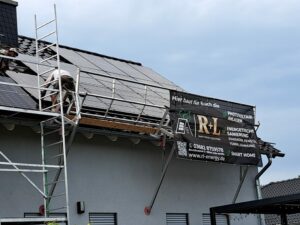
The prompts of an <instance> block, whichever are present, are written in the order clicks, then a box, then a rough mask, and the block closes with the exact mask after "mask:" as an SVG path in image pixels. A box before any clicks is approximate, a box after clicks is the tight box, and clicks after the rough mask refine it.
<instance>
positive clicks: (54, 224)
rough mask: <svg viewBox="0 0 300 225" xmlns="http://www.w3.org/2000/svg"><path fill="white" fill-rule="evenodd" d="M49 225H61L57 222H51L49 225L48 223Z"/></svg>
mask: <svg viewBox="0 0 300 225" xmlns="http://www.w3.org/2000/svg"><path fill="white" fill-rule="evenodd" d="M47 225H59V224H58V223H56V222H49V223H47Z"/></svg>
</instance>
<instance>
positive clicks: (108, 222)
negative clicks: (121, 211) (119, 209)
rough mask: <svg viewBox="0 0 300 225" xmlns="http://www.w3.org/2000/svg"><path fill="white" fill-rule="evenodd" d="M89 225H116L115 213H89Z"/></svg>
mask: <svg viewBox="0 0 300 225" xmlns="http://www.w3.org/2000/svg"><path fill="white" fill-rule="evenodd" d="M89 217H90V218H89V220H90V224H91V225H117V214H116V213H90V214H89Z"/></svg>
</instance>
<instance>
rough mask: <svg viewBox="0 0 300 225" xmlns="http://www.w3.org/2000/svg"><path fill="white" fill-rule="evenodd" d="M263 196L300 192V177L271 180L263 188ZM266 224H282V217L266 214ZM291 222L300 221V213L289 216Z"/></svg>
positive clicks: (287, 194) (269, 196) (270, 196)
mask: <svg viewBox="0 0 300 225" xmlns="http://www.w3.org/2000/svg"><path fill="white" fill-rule="evenodd" d="M261 191H262V196H263V198H272V197H278V196H289V195H293V194H298V195H299V194H300V177H297V178H294V179H289V180H283V181H278V182H271V183H269V184H267V185H264V186H262V188H261ZM265 219H266V224H267V225H271V224H280V218H279V217H278V216H276V215H266V216H265ZM288 221H289V224H296V223H297V224H298V223H300V214H299V213H298V214H294V215H289V216H288Z"/></svg>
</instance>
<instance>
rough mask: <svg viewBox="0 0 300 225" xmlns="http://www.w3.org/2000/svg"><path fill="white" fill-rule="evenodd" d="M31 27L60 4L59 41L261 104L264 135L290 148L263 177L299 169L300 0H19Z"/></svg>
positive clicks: (194, 87) (27, 30) (200, 89)
mask: <svg viewBox="0 0 300 225" xmlns="http://www.w3.org/2000/svg"><path fill="white" fill-rule="evenodd" d="M18 2H19V6H18V19H19V33H20V34H22V35H27V36H32V37H33V36H34V20H33V15H34V14H35V13H37V14H38V17H39V18H40V19H41V20H42V21H43V19H45V20H47V19H48V18H50V17H51V16H52V5H53V3H54V2H56V4H57V8H58V14H59V32H60V43H61V44H64V45H69V46H72V47H77V48H82V49H85V50H90V51H94V52H98V53H102V54H107V55H112V56H115V57H120V58H125V59H130V60H135V61H139V62H141V63H143V64H144V65H146V66H148V67H151V68H153V69H154V70H156V71H157V72H159V73H160V74H162V75H163V76H165V77H167V78H168V79H169V80H172V81H173V82H175V83H176V84H178V85H180V86H182V87H183V88H184V89H185V90H186V91H188V92H192V93H195V94H199V95H205V96H210V97H215V98H221V99H225V100H230V101H236V102H241V103H245V104H250V105H255V106H257V120H258V121H260V122H261V126H260V128H259V132H258V133H259V136H260V137H262V138H263V139H265V140H267V141H271V142H275V143H276V147H277V148H279V149H281V150H282V151H283V152H285V153H286V157H285V158H278V159H275V160H274V163H273V165H272V167H271V169H269V170H268V172H267V173H266V174H265V175H264V176H263V178H262V183H264V184H266V183H268V182H270V181H277V180H283V179H288V178H294V177H297V176H298V175H300V163H299V160H300V149H299V147H298V145H299V140H300V137H299V134H298V133H297V132H298V131H299V130H300V119H299V115H300V106H299V105H300V104H299V103H300V100H299V94H297V92H299V91H298V90H299V89H300V64H299V60H300V27H299V24H300V13H299V12H300V1H298V0H286V1H282V0H144V1H141V0H85V1H83V0H56V1H55V0H42V1H41V0H19V1H18Z"/></svg>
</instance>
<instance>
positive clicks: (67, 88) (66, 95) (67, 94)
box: [41, 68, 75, 112]
mask: <svg viewBox="0 0 300 225" xmlns="http://www.w3.org/2000/svg"><path fill="white" fill-rule="evenodd" d="M60 78H61V85H62V87H61V88H62V91H63V102H64V103H68V105H69V106H70V104H73V103H74V97H73V96H74V95H73V93H74V91H75V83H74V79H73V77H72V75H71V74H70V72H69V71H66V70H62V69H60V70H58V69H57V68H56V69H55V70H54V71H53V72H52V73H51V74H50V76H49V77H48V78H47V80H46V82H45V84H46V85H45V86H44V87H45V88H48V87H49V86H50V85H52V86H53V89H57V90H55V91H51V94H50V97H51V102H52V106H53V107H52V111H53V112H58V111H59V105H57V103H58V102H59V79H60ZM46 93H47V90H43V91H42V92H41V98H43V97H44V96H45V95H46ZM67 100H68V102H67Z"/></svg>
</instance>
